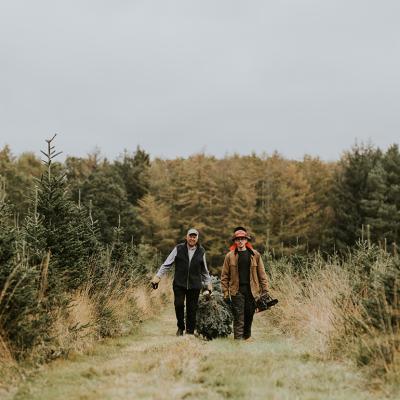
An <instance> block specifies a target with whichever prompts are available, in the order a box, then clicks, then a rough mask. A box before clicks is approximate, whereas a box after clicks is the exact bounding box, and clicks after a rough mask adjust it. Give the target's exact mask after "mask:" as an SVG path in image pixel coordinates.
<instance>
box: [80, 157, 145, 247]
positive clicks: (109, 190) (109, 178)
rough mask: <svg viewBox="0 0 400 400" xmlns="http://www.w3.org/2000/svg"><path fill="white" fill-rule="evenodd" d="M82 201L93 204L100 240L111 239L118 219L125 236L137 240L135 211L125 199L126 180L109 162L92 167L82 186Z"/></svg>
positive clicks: (109, 241) (109, 240)
mask: <svg viewBox="0 0 400 400" xmlns="http://www.w3.org/2000/svg"><path fill="white" fill-rule="evenodd" d="M82 202H83V203H85V204H86V205H88V204H89V203H91V204H92V215H93V219H94V220H95V221H97V224H98V228H99V230H100V234H101V238H102V241H103V242H105V243H109V244H110V243H111V242H112V240H113V229H114V226H115V225H117V223H118V221H119V219H120V220H121V227H122V228H123V229H124V240H126V241H129V242H130V241H131V240H132V238H134V241H135V243H136V242H139V240H138V235H137V233H138V229H137V222H136V211H135V208H134V207H133V205H132V204H131V203H130V202H129V201H128V197H127V193H126V190H125V184H124V182H123V181H122V179H121V177H120V176H119V175H118V174H117V173H116V172H115V170H114V169H113V168H112V167H111V166H110V165H109V164H108V163H104V164H103V165H102V167H101V168H98V169H97V170H95V171H94V172H93V173H92V174H91V175H90V176H89V177H88V178H87V179H86V181H85V182H84V184H83V186H82Z"/></svg>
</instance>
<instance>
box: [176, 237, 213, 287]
mask: <svg viewBox="0 0 400 400" xmlns="http://www.w3.org/2000/svg"><path fill="white" fill-rule="evenodd" d="M176 247H177V254H176V257H175V276H174V286H178V287H182V288H185V289H201V288H202V283H201V271H202V268H203V256H204V253H205V250H204V248H203V247H201V246H197V249H196V251H195V252H194V254H193V258H192V261H191V262H190V265H189V254H188V249H187V245H186V243H180V244H178V245H177V246H176Z"/></svg>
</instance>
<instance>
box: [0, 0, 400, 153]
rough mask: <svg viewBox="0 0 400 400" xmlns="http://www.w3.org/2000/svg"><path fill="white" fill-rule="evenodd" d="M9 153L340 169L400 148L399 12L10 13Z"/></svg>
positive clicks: (3, 112) (20, 9)
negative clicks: (317, 162)
mask: <svg viewBox="0 0 400 400" xmlns="http://www.w3.org/2000/svg"><path fill="white" fill-rule="evenodd" d="M0 70H1V74H0V146H1V147H2V146H3V145H5V144H9V145H10V146H11V148H12V150H13V152H14V153H15V154H19V153H20V152H22V151H35V152H37V151H38V150H39V149H40V148H43V147H44V139H46V138H48V137H51V136H52V135H53V133H58V138H57V142H56V144H57V146H58V148H59V150H63V151H64V153H65V154H68V155H76V156H85V155H86V154H87V153H89V152H91V151H93V150H94V149H95V148H96V147H97V148H99V149H100V150H101V152H102V153H103V154H104V155H105V156H107V157H109V158H115V157H116V156H117V155H118V154H120V153H121V152H122V151H123V150H124V149H128V150H129V151H131V150H134V149H135V148H136V146H137V145H140V146H141V147H142V148H144V149H145V150H146V151H147V152H149V153H150V154H151V156H152V157H156V156H160V157H164V158H173V157H186V156H188V155H190V154H193V153H196V152H200V151H204V152H205V153H207V154H213V155H216V156H218V157H223V156H224V155H225V154H232V153H233V152H238V153H240V154H249V153H250V152H252V151H256V152H257V153H261V152H263V151H265V152H267V153H272V152H273V151H274V150H277V151H278V152H280V153H281V154H283V155H284V156H286V157H288V158H295V159H298V158H302V156H303V155H304V154H306V153H307V154H311V155H315V156H320V157H321V158H322V159H325V160H335V159H338V158H339V157H340V155H341V153H342V151H343V150H346V149H349V148H350V147H351V146H352V145H353V144H354V143H355V140H356V139H358V141H359V142H361V141H368V140H370V141H371V142H372V143H373V144H375V145H377V146H379V147H381V148H383V149H384V148H386V147H387V146H388V145H389V144H391V143H396V142H397V143H398V142H399V137H400V135H399V134H400V2H399V1H398V0H380V1H378V0H376V1H373V0H307V1H306V0H259V1H258V0H246V1H244V0H243V1H242V0H241V1H235V0H212V1H209V0H197V1H191V0H181V1H176V0H154V1H151V0H141V1H135V0H113V1H105V0H96V1H89V0H79V1H77V0H64V1H58V0H47V1H43V0H35V1H32V0H26V1H20V0H0Z"/></svg>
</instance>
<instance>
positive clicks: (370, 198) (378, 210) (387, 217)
mask: <svg viewBox="0 0 400 400" xmlns="http://www.w3.org/2000/svg"><path fill="white" fill-rule="evenodd" d="M387 193H388V182H387V173H386V171H385V169H384V168H383V166H382V162H381V161H377V162H376V164H375V166H374V167H373V168H372V169H371V171H370V172H369V174H368V178H367V185H366V193H365V198H363V199H361V211H362V214H363V217H364V224H366V225H367V226H369V227H370V229H369V231H370V232H371V235H370V239H372V240H373V241H374V242H375V243H377V242H381V243H382V242H384V241H386V240H387V239H388V238H389V239H391V240H392V241H393V240H394V238H393V236H392V232H393V230H394V229H395V224H394V223H393V222H394V221H393V219H392V216H394V215H395V214H396V206H395V205H394V204H389V203H388V201H387Z"/></svg>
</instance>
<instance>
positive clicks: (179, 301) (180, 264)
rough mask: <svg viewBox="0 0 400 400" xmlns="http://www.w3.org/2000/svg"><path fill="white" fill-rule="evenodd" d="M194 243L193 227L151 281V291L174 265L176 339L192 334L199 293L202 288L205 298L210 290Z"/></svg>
mask: <svg viewBox="0 0 400 400" xmlns="http://www.w3.org/2000/svg"><path fill="white" fill-rule="evenodd" d="M198 241H199V232H198V231H197V230H196V229H194V228H191V229H189V230H188V232H187V235H186V241H185V242H184V243H180V244H178V245H177V246H175V247H174V249H173V250H172V252H171V253H170V255H169V256H168V257H167V259H166V260H165V261H164V263H163V264H162V265H161V267H160V269H159V270H158V272H157V274H156V275H155V276H154V278H153V279H152V281H151V284H152V286H153V289H157V287H158V283H159V282H160V280H161V277H162V276H163V275H164V274H165V273H166V272H167V271H168V270H169V269H170V268H171V267H172V265H173V264H175V275H174V281H173V289H174V305H175V313H176V319H177V325H178V330H177V332H176V335H177V336H182V335H183V333H184V331H185V330H186V334H189V335H193V334H194V330H195V327H196V312H197V304H198V301H199V295H200V291H201V290H202V289H205V292H204V294H205V295H208V294H209V293H210V292H211V289H212V288H211V277H210V274H209V272H208V269H207V263H206V253H205V250H204V248H203V247H202V246H200V244H199V243H198ZM185 299H186V321H185Z"/></svg>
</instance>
